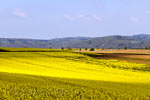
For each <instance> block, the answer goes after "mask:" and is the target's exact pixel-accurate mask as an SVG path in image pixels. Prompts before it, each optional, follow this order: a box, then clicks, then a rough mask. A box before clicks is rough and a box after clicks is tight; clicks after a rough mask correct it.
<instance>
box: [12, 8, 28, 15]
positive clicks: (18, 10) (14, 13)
mask: <svg viewBox="0 0 150 100" xmlns="http://www.w3.org/2000/svg"><path fill="white" fill-rule="evenodd" d="M12 14H13V15H15V16H19V17H26V16H27V14H26V13H25V12H24V11H22V10H21V9H18V8H16V9H14V10H12Z"/></svg>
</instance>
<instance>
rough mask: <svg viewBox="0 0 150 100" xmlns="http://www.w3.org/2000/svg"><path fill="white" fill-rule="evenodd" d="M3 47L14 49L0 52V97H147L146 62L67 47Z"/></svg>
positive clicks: (149, 75)
mask: <svg viewBox="0 0 150 100" xmlns="http://www.w3.org/2000/svg"><path fill="white" fill-rule="evenodd" d="M5 50H8V51H15V52H0V94H1V95H0V99H1V100H53V99H54V100H56V99H57V100H72V99H73V100H93V99H94V100H149V99H150V65H148V64H138V63H133V62H127V61H119V60H113V59H109V60H106V59H97V58H94V57H95V56H99V55H100V54H95V53H75V52H72V51H68V50H65V51H63V50H49V49H44V51H43V49H42V51H41V50H39V49H37V51H41V52H35V51H36V50H35V49H34V50H33V49H28V50H27V49H26V50H25V51H26V52H23V51H24V49H19V50H21V51H18V49H7V48H5ZM45 50H48V51H45ZM27 51H29V52H27Z"/></svg>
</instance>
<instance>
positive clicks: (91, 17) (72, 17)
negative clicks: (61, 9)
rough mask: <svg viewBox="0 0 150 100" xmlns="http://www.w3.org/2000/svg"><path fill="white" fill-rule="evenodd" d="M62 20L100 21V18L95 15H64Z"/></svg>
mask: <svg viewBox="0 0 150 100" xmlns="http://www.w3.org/2000/svg"><path fill="white" fill-rule="evenodd" d="M64 18H65V19H67V20H69V21H102V18H101V17H100V16H97V15H84V14H79V15H68V14H66V15H64Z"/></svg>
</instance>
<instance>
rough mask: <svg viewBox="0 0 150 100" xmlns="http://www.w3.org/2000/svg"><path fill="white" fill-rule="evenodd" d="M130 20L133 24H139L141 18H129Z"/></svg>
mask: <svg viewBox="0 0 150 100" xmlns="http://www.w3.org/2000/svg"><path fill="white" fill-rule="evenodd" d="M129 20H130V21H131V22H133V23H137V22H139V18H137V17H131V18H129Z"/></svg>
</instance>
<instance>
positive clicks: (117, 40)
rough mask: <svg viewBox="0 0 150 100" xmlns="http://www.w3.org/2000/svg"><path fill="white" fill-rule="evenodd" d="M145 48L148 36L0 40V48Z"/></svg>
mask: <svg viewBox="0 0 150 100" xmlns="http://www.w3.org/2000/svg"><path fill="white" fill-rule="evenodd" d="M125 46H127V47H128V48H145V47H150V35H148V34H139V35H133V36H119V35H115V36H105V37H95V38H90V37H69V38H56V39H51V40H38V39H13V38H0V47H34V48H61V47H65V48H69V47H71V48H110V49H113V48H124V47H125Z"/></svg>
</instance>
